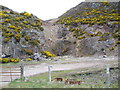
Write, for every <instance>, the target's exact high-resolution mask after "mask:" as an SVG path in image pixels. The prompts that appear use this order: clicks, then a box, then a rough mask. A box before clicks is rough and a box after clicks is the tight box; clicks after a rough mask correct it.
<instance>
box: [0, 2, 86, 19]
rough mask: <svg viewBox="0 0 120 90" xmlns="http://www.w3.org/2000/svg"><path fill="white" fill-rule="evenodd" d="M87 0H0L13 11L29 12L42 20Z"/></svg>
mask: <svg viewBox="0 0 120 90" xmlns="http://www.w3.org/2000/svg"><path fill="white" fill-rule="evenodd" d="M83 1H85V0H0V5H3V6H6V7H8V8H10V9H12V10H13V11H17V12H19V13H20V12H24V11H26V12H29V13H32V14H33V15H36V16H37V17H38V18H40V19H42V20H49V19H53V18H57V17H59V16H61V15H62V14H63V13H65V12H66V11H67V10H69V9H70V8H72V7H75V6H76V5H78V4H79V3H81V2H83Z"/></svg>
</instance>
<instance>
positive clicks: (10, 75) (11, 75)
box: [10, 67, 12, 82]
mask: <svg viewBox="0 0 120 90" xmlns="http://www.w3.org/2000/svg"><path fill="white" fill-rule="evenodd" d="M10 78H11V82H12V72H11V67H10Z"/></svg>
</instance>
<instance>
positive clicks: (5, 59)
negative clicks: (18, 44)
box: [2, 58, 10, 63]
mask: <svg viewBox="0 0 120 90" xmlns="http://www.w3.org/2000/svg"><path fill="white" fill-rule="evenodd" d="M8 62H10V59H8V58H2V63H8Z"/></svg>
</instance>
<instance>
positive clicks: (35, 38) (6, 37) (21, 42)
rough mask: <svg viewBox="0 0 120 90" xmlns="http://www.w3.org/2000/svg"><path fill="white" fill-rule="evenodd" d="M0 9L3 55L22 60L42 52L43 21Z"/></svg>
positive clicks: (43, 40)
mask: <svg viewBox="0 0 120 90" xmlns="http://www.w3.org/2000/svg"><path fill="white" fill-rule="evenodd" d="M0 7H2V8H1V11H0V16H1V17H0V19H1V21H0V25H1V26H0V27H1V29H2V34H1V37H0V39H2V40H1V45H2V54H5V55H11V56H12V57H14V58H18V57H19V58H22V57H25V56H29V55H33V54H34V53H38V52H40V51H41V50H42V48H43V45H44V43H45V39H44V33H43V30H44V29H43V28H42V21H41V20H40V19H39V18H37V17H36V16H34V15H32V14H29V13H27V12H23V13H18V12H15V11H13V10H11V9H8V8H7V7H4V6H0Z"/></svg>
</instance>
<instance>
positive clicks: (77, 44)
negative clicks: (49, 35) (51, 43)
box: [56, 2, 120, 56]
mask: <svg viewBox="0 0 120 90" xmlns="http://www.w3.org/2000/svg"><path fill="white" fill-rule="evenodd" d="M119 19H120V16H119V15H118V2H82V3H80V4H79V5H77V6H76V7H74V8H72V9H70V10H68V11H67V12H66V13H64V14H63V15H62V16H61V17H59V20H58V21H57V22H56V24H62V25H63V27H64V28H66V29H65V30H64V31H63V30H61V32H63V34H65V33H66V32H67V34H66V35H64V36H63V37H64V39H63V40H64V41H67V42H68V44H66V45H65V46H64V47H68V45H72V46H73V48H72V47H68V48H67V49H66V52H61V53H63V55H64V54H65V53H66V54H68V52H70V51H71V54H73V52H76V55H77V56H86V55H87V56H90V55H95V54H97V55H106V54H107V55H117V50H118V49H117V46H118V44H119V43H120V41H119V40H118V38H119V37H120V34H119V29H118V25H119ZM72 40H74V42H73V41H72ZM73 44H74V45H73ZM62 48H63V47H62ZM63 49H64V48H63Z"/></svg>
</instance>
